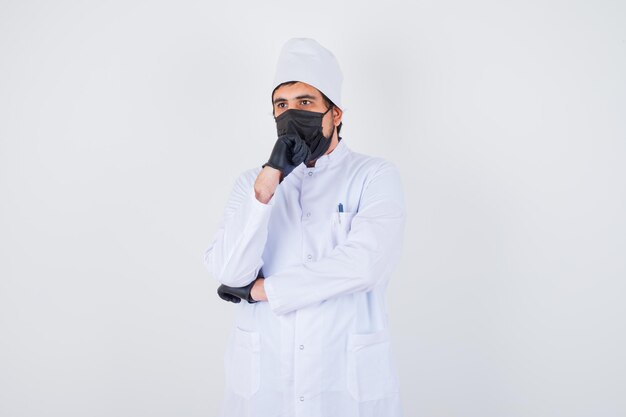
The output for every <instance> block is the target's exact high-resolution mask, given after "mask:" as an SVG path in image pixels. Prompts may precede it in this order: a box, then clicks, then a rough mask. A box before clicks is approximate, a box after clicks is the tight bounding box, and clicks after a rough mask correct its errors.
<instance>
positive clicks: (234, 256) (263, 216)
mask: <svg viewBox="0 0 626 417" xmlns="http://www.w3.org/2000/svg"><path fill="white" fill-rule="evenodd" d="M259 171H260V170H259V169H254V170H248V171H246V172H244V173H243V174H241V175H240V176H239V177H238V178H237V180H236V181H235V185H234V187H233V190H232V192H231V194H230V197H229V199H228V203H227V204H226V208H225V210H224V214H223V217H222V219H221V222H220V224H219V227H218V230H217V232H216V233H215V235H214V237H213V240H212V242H211V243H210V245H209V247H208V248H207V249H206V250H205V252H204V264H205V266H206V268H207V270H208V271H209V274H211V275H212V276H213V277H214V278H215V279H216V280H217V281H219V282H220V283H222V284H225V285H228V286H231V287H243V286H245V285H248V284H249V283H251V282H252V281H253V280H254V279H256V277H257V273H258V272H259V270H260V269H261V266H262V265H263V260H262V255H263V249H264V247H265V243H266V241H267V226H268V222H269V218H270V213H271V210H272V207H273V203H274V197H272V198H271V199H270V201H269V202H268V204H263V203H261V202H260V201H259V200H257V199H256V197H255V193H254V181H255V179H256V176H257V175H258V173H259Z"/></svg>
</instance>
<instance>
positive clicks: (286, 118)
mask: <svg viewBox="0 0 626 417" xmlns="http://www.w3.org/2000/svg"><path fill="white" fill-rule="evenodd" d="M330 109H332V107H329V108H328V110H326V111H325V112H324V113H319V112H314V111H307V110H299V109H289V110H287V111H285V112H284V113H282V114H281V115H279V116H278V117H275V118H274V120H276V131H277V133H278V136H279V137H280V136H282V135H286V134H288V133H292V134H296V135H298V136H299V137H300V138H301V139H302V140H304V142H305V143H306V144H307V146H308V148H309V149H310V150H311V155H310V156H309V158H308V159H307V160H306V161H305V162H311V161H313V160H315V159H317V158H319V157H320V156H322V155H324V153H325V152H326V151H327V150H328V148H329V147H330V143H331V141H332V138H333V135H334V134H335V126H333V132H332V133H331V135H330V138H327V137H326V136H324V133H323V131H322V119H323V118H324V115H325V114H326V113H328V112H329V111H330Z"/></svg>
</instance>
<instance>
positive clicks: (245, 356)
mask: <svg viewBox="0 0 626 417" xmlns="http://www.w3.org/2000/svg"><path fill="white" fill-rule="evenodd" d="M224 366H225V376H226V384H227V385H228V387H229V388H230V389H231V390H232V391H233V392H234V393H235V394H237V395H240V396H242V397H244V398H250V397H252V395H254V394H255V393H256V392H257V391H258V390H259V386H260V384H261V338H260V334H259V333H258V332H250V331H246V330H243V329H241V328H239V327H235V329H234V331H233V334H232V339H231V343H230V347H229V349H228V351H227V354H226V356H225V360H224Z"/></svg>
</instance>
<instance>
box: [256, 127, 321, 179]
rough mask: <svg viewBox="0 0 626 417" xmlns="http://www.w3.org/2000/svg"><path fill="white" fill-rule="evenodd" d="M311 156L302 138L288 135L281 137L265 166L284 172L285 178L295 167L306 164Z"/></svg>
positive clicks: (291, 134)
mask: <svg viewBox="0 0 626 417" xmlns="http://www.w3.org/2000/svg"><path fill="white" fill-rule="evenodd" d="M309 155H311V150H310V149H309V147H308V146H307V144H306V142H305V141H304V140H302V139H301V138H300V136H298V135H296V134H293V133H287V134H286V135H282V136H279V137H278V139H277V140H276V143H275V144H274V149H272V154H271V155H270V159H269V160H268V161H267V162H266V163H265V164H263V167H265V166H266V165H269V166H271V167H272V168H275V169H278V170H279V171H282V173H283V178H285V177H286V176H287V175H289V174H290V173H291V171H293V170H294V168H295V167H297V166H298V165H300V164H301V163H302V162H305V161H306V160H307V158H308V157H309Z"/></svg>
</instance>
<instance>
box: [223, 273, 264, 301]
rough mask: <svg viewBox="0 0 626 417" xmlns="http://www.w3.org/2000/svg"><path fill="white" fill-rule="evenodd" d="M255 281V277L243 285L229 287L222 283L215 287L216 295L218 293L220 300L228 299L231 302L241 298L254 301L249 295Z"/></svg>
mask: <svg viewBox="0 0 626 417" xmlns="http://www.w3.org/2000/svg"><path fill="white" fill-rule="evenodd" d="M255 282H256V279H255V280H254V281H252V282H251V283H250V284H248V285H246V286H245V287H229V286H228V285H224V284H222V285H220V286H219V288H218V289H217V295H219V296H220V298H221V299H222V300H226V301H230V302H231V303H239V302H241V300H246V301H247V302H249V303H256V302H257V301H256V300H253V299H252V296H251V295H250V292H251V291H252V287H253V286H254V283H255Z"/></svg>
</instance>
